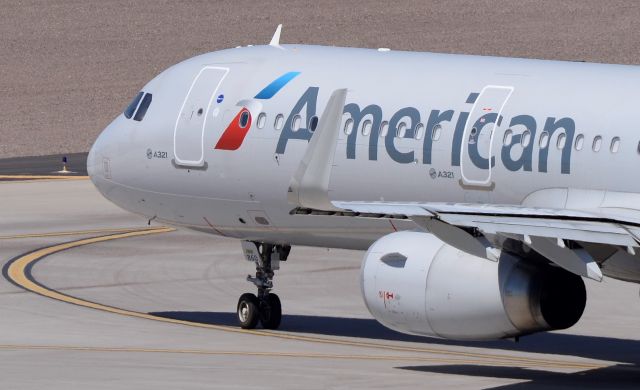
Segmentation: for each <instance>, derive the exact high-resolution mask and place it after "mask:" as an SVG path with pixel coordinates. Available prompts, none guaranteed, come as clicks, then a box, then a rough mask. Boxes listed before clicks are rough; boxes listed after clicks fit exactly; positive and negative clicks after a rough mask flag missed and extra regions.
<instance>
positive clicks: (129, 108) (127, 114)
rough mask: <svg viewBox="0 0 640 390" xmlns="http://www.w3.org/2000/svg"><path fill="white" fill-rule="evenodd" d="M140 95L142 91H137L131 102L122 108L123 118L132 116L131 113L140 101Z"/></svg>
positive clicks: (142, 93)
mask: <svg viewBox="0 0 640 390" xmlns="http://www.w3.org/2000/svg"><path fill="white" fill-rule="evenodd" d="M142 95H144V92H139V93H138V94H137V95H136V97H134V98H133V100H132V101H131V103H129V105H128V106H127V108H125V110H124V116H125V118H127V119H131V117H132V116H133V113H134V112H135V111H136V108H138V103H140V99H142Z"/></svg>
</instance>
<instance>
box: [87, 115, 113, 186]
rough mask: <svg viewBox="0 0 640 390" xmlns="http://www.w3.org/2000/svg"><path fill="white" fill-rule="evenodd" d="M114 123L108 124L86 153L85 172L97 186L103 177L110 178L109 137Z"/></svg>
mask: <svg viewBox="0 0 640 390" xmlns="http://www.w3.org/2000/svg"><path fill="white" fill-rule="evenodd" d="M114 126H115V125H114V123H111V124H109V126H107V127H106V128H105V129H104V130H102V132H101V133H100V135H99V136H98V138H97V139H96V140H95V142H94V143H93V145H92V146H91V149H89V154H88V155H87V173H88V174H89V177H90V178H91V181H92V182H93V184H94V185H95V186H96V187H97V186H98V185H99V183H100V182H102V181H104V180H103V179H110V178H111V177H110V165H111V164H110V160H109V157H110V156H109V154H110V153H109V149H110V148H109V139H110V138H112V135H110V134H112V133H113V127H114Z"/></svg>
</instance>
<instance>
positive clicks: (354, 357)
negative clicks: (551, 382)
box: [0, 344, 573, 368]
mask: <svg viewBox="0 0 640 390" xmlns="http://www.w3.org/2000/svg"><path fill="white" fill-rule="evenodd" d="M0 350H17V351H20V350H41V351H70V352H126V353H158V354H185V355H209V356H256V357H280V358H308V359H328V360H335V359H340V360H382V361H396V362H398V361H400V362H420V363H439V364H477V365H487V364H488V362H487V360H479V359H478V360H470V359H443V358H442V357H440V356H438V357H424V356H401V355H363V354H332V353H310V352H283V351H225V350H210V349H169V348H136V347H97V346H74V345H11V344H8V345H0ZM490 363H491V365H497V366H512V364H511V363H509V362H503V361H496V362H490ZM572 368H573V367H572Z"/></svg>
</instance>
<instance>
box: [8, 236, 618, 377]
mask: <svg viewBox="0 0 640 390" xmlns="http://www.w3.org/2000/svg"><path fill="white" fill-rule="evenodd" d="M172 230H174V229H172V228H167V227H161V228H149V229H144V230H135V231H128V232H123V233H116V234H111V235H105V236H98V237H92V238H85V239H81V240H77V241H72V242H66V243H61V244H57V245H52V246H49V247H45V248H40V249H37V250H35V251H33V252H30V253H26V254H24V255H21V256H18V257H16V258H13V259H12V260H10V261H9V262H8V263H7V264H6V265H5V267H4V268H3V274H4V275H5V277H6V278H7V279H8V280H9V281H11V282H13V283H14V284H16V285H17V286H20V287H22V288H24V289H26V290H28V291H31V292H34V293H36V294H40V295H42V296H45V297H48V298H52V299H56V300H59V301H62V302H67V303H71V304H74V305H78V306H82V307H87V308H92V309H96V310H101V311H104V312H109V313H114V314H120V315H124V316H129V317H135V318H142V319H147V320H153V321H159V322H165V323H170V324H176V325H186V326H192V327H197V328H206V329H215V330H221V331H225V332H232V333H242V334H251V335H256V336H262V337H275V338H279V339H285V340H296V341H305V342H312V343H322V344H333V345H341V346H352V347H363V348H374V349H378V350H386V351H395V352H414V353H427V354H435V355H442V356H455V357H461V358H465V359H467V360H468V361H471V359H473V361H474V363H473V364H483V365H497V364H498V365H509V366H521V367H549V368H551V367H553V368H567V369H596V368H602V367H606V365H604V364H596V363H589V362H576V361H574V362H571V361H562V360H554V359H543V358H530V357H520V356H509V355H503V354H489V353H480V352H465V351H459V350H449V349H442V348H423V347H409V346H400V345H389V344H382V343H372V342H362V341H350V340H343V339H337V338H322V337H313V336H301V335H296V334H291V333H283V332H271V331H264V330H245V329H240V328H236V327H231V326H225V325H214V324H207V323H200V322H192V321H185V320H178V319H174V318H165V317H159V316H156V315H152V314H148V313H144V312H137V311H133V310H126V309H121V308H118V307H113V306H108V305H103V304H100V303H96V302H91V301H87V300H84V299H81V298H77V297H74V296H71V295H67V294H63V293H61V292H59V291H56V290H53V289H51V288H48V287H46V286H44V285H42V284H40V283H39V282H38V281H36V280H35V279H34V278H33V276H32V273H31V270H32V267H33V266H34V265H35V263H37V262H38V261H39V260H41V259H43V258H44V257H46V256H49V255H52V254H54V253H57V252H61V251H64V250H68V249H71V248H76V247H79V246H83V245H89V244H96V243H100V242H105V241H111V240H117V239H122V238H129V237H139V236H146V235H152V234H158V233H166V232H170V231H172ZM437 360H438V361H443V359H442V358H437Z"/></svg>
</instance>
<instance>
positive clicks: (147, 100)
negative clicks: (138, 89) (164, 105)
mask: <svg viewBox="0 0 640 390" xmlns="http://www.w3.org/2000/svg"><path fill="white" fill-rule="evenodd" d="M151 99H152V96H151V94H150V93H148V94H146V95H144V98H143V99H142V103H140V107H138V111H137V112H136V116H134V117H133V120H134V121H138V122H140V121H141V120H143V119H144V116H145V114H146V113H147V110H148V109H149V105H151Z"/></svg>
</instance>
